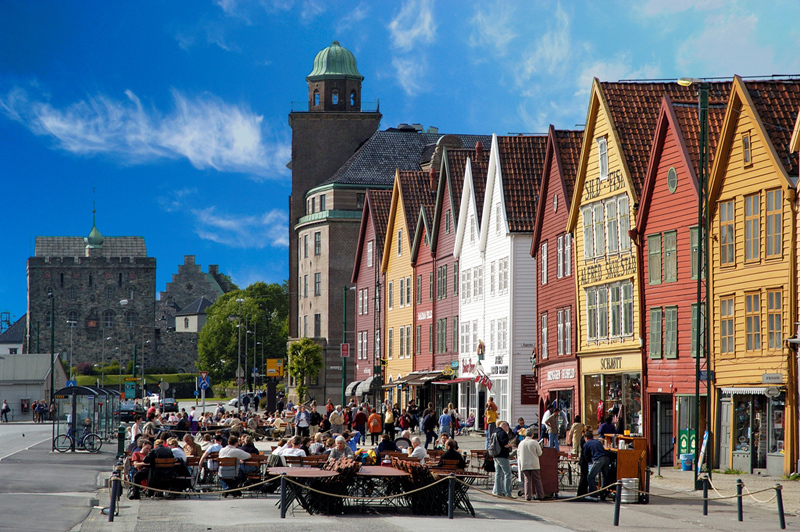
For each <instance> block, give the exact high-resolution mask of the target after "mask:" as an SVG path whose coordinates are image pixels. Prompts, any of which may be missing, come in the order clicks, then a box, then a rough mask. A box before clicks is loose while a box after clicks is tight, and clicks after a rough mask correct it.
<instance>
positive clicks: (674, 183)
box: [667, 167, 678, 194]
mask: <svg viewBox="0 0 800 532" xmlns="http://www.w3.org/2000/svg"><path fill="white" fill-rule="evenodd" d="M667 188H668V189H669V192H670V194H673V193H674V192H675V191H676V190H677V189H678V172H676V171H675V169H674V168H672V167H670V169H669V170H668V171H667Z"/></svg>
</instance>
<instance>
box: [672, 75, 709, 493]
mask: <svg viewBox="0 0 800 532" xmlns="http://www.w3.org/2000/svg"><path fill="white" fill-rule="evenodd" d="M678 84H679V85H681V86H682V87H690V86H691V85H699V89H698V99H697V118H698V121H699V122H700V168H699V170H700V172H699V174H700V175H699V176H698V181H699V183H698V194H697V244H698V245H697V330H696V333H695V337H694V342H695V351H696V355H697V356H696V357H695V383H694V401H695V416H694V452H695V458H696V460H697V467H695V468H694V489H696V490H697V489H702V487H703V486H702V483H700V482H698V469H699V468H700V454H699V453H700V445H699V440H698V438H699V437H700V357H701V356H703V355H704V351H705V345H706V342H705V341H704V336H705V334H706V331H707V330H708V327H707V324H706V322H705V321H706V317H707V315H708V313H707V312H706V311H705V307H704V302H707V301H708V285H706V293H705V301H704V297H703V277H704V275H705V272H706V270H707V267H708V255H707V254H706V253H705V244H706V235H707V234H708V225H707V224H708V217H707V216H706V213H707V211H708V89H709V85H708V82H706V81H703V80H702V79H698V78H680V79H679V80H678ZM706 363H708V361H707V360H706ZM707 373H708V372H707ZM710 381H711V375H708V374H707V375H706V410H707V412H709V411H710V410H711V386H710V385H709V383H710ZM710 419H711V417H710V416H709V415H706V424H708V421H709V420H710ZM706 429H708V425H706ZM710 463H711V461H710V460H709V464H710ZM708 469H709V471H710V470H711V468H710V467H709V468H708Z"/></svg>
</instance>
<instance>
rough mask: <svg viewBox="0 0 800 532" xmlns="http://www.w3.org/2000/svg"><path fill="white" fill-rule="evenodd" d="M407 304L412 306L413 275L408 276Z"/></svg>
mask: <svg viewBox="0 0 800 532" xmlns="http://www.w3.org/2000/svg"><path fill="white" fill-rule="evenodd" d="M406 306H407V307H410V306H411V277H410V276H409V277H406Z"/></svg>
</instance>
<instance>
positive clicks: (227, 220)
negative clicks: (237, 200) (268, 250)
mask: <svg viewBox="0 0 800 532" xmlns="http://www.w3.org/2000/svg"><path fill="white" fill-rule="evenodd" d="M191 213H192V215H194V217H195V221H196V223H197V228H196V229H195V232H196V233H197V235H198V236H199V237H200V238H202V239H204V240H210V241H212V242H216V243H218V244H223V245H226V246H230V247H234V248H255V249H263V248H265V247H286V246H288V245H289V226H288V215H287V213H286V211H283V210H279V209H274V210H271V211H268V212H265V213H263V214H260V215H236V214H218V213H217V212H216V208H215V207H207V208H205V209H194V210H192V211H191Z"/></svg>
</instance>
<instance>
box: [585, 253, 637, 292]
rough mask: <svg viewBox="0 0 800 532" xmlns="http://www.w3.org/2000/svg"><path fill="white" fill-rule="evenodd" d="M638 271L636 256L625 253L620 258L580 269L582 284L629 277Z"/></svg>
mask: <svg viewBox="0 0 800 532" xmlns="http://www.w3.org/2000/svg"><path fill="white" fill-rule="evenodd" d="M635 273H636V257H634V256H633V255H623V256H621V257H619V258H617V259H616V260H615V259H609V260H607V261H606V262H603V263H595V264H590V265H589V266H586V267H584V268H580V270H579V271H578V277H579V278H580V282H581V284H582V285H585V284H591V283H598V282H600V281H602V280H603V279H615V278H617V277H629V276H631V275H634V274H635Z"/></svg>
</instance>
